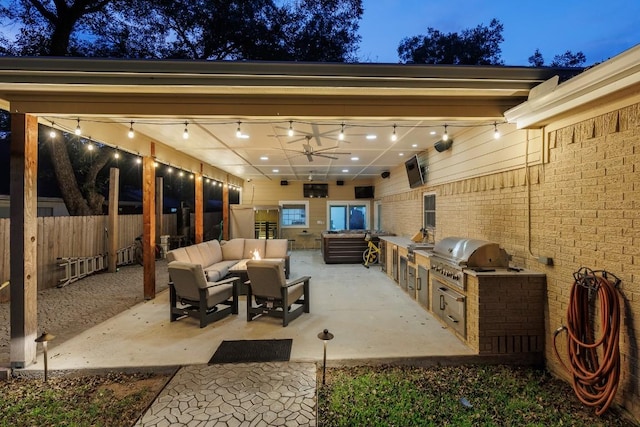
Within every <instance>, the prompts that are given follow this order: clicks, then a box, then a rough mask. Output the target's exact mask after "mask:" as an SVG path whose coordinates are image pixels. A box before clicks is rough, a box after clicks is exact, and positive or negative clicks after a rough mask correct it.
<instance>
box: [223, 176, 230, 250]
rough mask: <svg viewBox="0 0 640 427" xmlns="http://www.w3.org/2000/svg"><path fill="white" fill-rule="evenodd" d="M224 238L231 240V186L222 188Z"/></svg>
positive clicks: (225, 185)
mask: <svg viewBox="0 0 640 427" xmlns="http://www.w3.org/2000/svg"><path fill="white" fill-rule="evenodd" d="M222 231H223V233H222V238H223V239H224V240H229V185H228V184H226V183H225V184H224V185H223V186H222Z"/></svg>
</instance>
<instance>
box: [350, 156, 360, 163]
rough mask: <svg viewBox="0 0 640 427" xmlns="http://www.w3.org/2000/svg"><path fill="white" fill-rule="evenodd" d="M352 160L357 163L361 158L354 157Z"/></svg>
mask: <svg viewBox="0 0 640 427" xmlns="http://www.w3.org/2000/svg"><path fill="white" fill-rule="evenodd" d="M351 160H353V161H354V162H357V161H358V160H360V157H352V158H351Z"/></svg>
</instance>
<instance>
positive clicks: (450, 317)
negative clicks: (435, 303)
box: [447, 314, 459, 323]
mask: <svg viewBox="0 0 640 427" xmlns="http://www.w3.org/2000/svg"><path fill="white" fill-rule="evenodd" d="M447 317H448V318H449V320H451V321H452V322H453V323H458V322H459V321H458V320H456V318H455V317H453V316H452V315H450V314H447Z"/></svg>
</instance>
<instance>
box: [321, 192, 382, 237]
mask: <svg viewBox="0 0 640 427" xmlns="http://www.w3.org/2000/svg"><path fill="white" fill-rule="evenodd" d="M332 206H340V207H343V206H346V208H347V218H346V226H347V228H344V229H343V230H351V229H350V228H349V219H350V218H349V210H350V208H351V207H352V206H356V207H357V206H364V207H365V209H366V215H365V216H364V226H365V228H363V229H355V230H356V231H358V230H362V231H364V230H369V229H371V227H370V225H371V201H369V200H366V201H365V200H355V199H354V200H331V201H327V220H326V224H327V230H331V207H332Z"/></svg>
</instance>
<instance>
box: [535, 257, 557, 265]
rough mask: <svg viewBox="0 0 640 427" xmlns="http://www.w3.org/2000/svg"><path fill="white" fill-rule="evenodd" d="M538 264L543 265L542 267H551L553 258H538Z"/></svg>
mask: <svg viewBox="0 0 640 427" xmlns="http://www.w3.org/2000/svg"><path fill="white" fill-rule="evenodd" d="M538 262H539V263H540V264H544V265H553V258H551V257H546V256H540V257H538Z"/></svg>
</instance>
